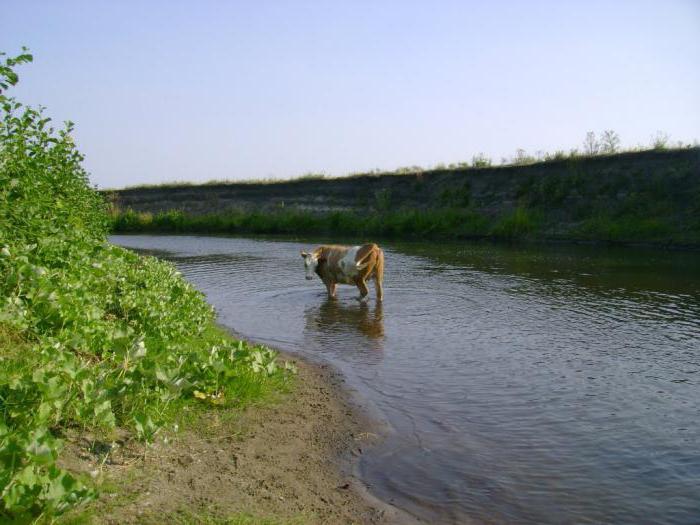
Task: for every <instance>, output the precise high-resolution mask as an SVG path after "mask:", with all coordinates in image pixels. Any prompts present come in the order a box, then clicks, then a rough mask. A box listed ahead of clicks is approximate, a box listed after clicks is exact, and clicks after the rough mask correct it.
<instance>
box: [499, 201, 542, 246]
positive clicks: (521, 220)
mask: <svg viewBox="0 0 700 525" xmlns="http://www.w3.org/2000/svg"><path fill="white" fill-rule="evenodd" d="M539 222H540V217H539V216H538V215H537V214H535V213H533V212H532V211H529V210H527V209H525V208H522V207H519V208H516V209H515V210H513V211H512V212H507V213H505V214H504V215H503V216H502V217H501V218H500V219H499V220H498V222H496V224H495V225H494V226H493V227H492V228H491V235H493V236H494V237H501V238H506V239H516V238H520V237H526V236H528V235H530V234H532V233H534V232H535V231H536V230H537V229H538V227H539Z"/></svg>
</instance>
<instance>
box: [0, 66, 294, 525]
mask: <svg viewBox="0 0 700 525" xmlns="http://www.w3.org/2000/svg"><path fill="white" fill-rule="evenodd" d="M29 61H31V55H28V54H27V53H25V54H23V55H20V56H19V57H16V58H13V59H5V60H4V63H3V65H2V67H0V86H2V87H3V89H4V88H5V87H7V86H10V85H13V84H15V83H16V81H17V75H16V74H15V73H14V67H15V66H16V65H17V64H20V63H24V62H29ZM0 108H1V110H2V115H1V119H0V224H2V228H0V334H6V335H5V336H4V337H2V338H0V360H1V365H2V366H0V521H8V520H15V521H17V520H18V521H26V520H30V519H34V518H37V517H40V516H53V515H55V514H58V513H61V512H63V511H64V510H66V509H68V508H69V507H71V506H74V505H77V504H80V503H84V502H86V501H89V500H90V499H91V498H93V497H94V496H95V491H94V490H93V489H92V488H91V487H90V484H89V483H88V482H86V481H85V480H81V479H79V478H78V477H76V476H73V475H72V474H71V473H69V472H67V471H64V470H62V469H60V468H59V467H58V466H57V464H56V460H57V458H58V457H59V455H60V453H61V448H62V442H61V440H60V439H59V438H58V435H59V432H60V431H61V429H62V428H65V427H67V426H77V427H82V428H89V429H91V430H92V432H93V433H104V434H105V435H109V433H110V432H112V431H113V429H114V428H115V427H117V426H119V427H125V428H130V429H132V431H133V433H134V434H135V435H136V436H137V437H139V438H141V439H144V440H149V439H152V438H153V436H155V435H156V434H157V432H158V431H159V429H160V428H161V426H162V425H164V424H165V423H166V422H167V421H168V419H169V418H170V417H171V416H172V413H173V411H174V410H175V408H176V407H177V406H178V404H181V403H187V402H190V403H201V402H205V403H207V404H208V405H209V406H212V407H222V406H223V407H238V406H241V405H242V404H244V403H245V402H247V401H250V400H252V399H256V398H258V397H260V396H261V395H262V394H263V393H264V392H265V390H266V389H269V388H273V387H274V385H276V384H279V381H281V380H283V379H284V377H285V375H286V373H287V372H286V370H285V369H284V368H282V367H279V366H278V364H277V362H276V360H275V353H274V352H272V351H271V350H269V349H267V348H265V347H260V346H251V345H248V344H246V343H243V342H239V341H234V340H232V339H231V338H229V337H227V336H225V335H224V334H223V333H222V332H221V330H219V329H217V328H216V327H215V326H214V312H213V310H212V308H211V307H210V306H209V305H208V304H207V303H206V302H205V301H204V298H203V296H202V294H201V293H199V292H197V291H196V290H194V289H193V288H192V287H191V286H190V285H189V284H188V283H187V282H185V281H184V280H183V279H182V278H181V276H180V274H179V273H178V272H177V270H176V269H175V268H174V267H173V266H171V265H170V264H166V263H164V262H161V261H158V260H157V259H154V258H149V257H140V256H138V255H136V254H135V253H133V252H130V251H128V250H124V249H122V248H118V247H115V246H112V245H110V244H108V243H107V242H106V232H107V226H108V217H107V213H106V207H105V203H104V202H103V200H102V198H101V197H100V196H99V195H98V194H97V193H96V192H95V191H94V190H93V189H91V188H90V186H89V181H88V176H87V173H86V172H85V171H84V169H83V168H82V165H81V162H82V160H83V157H82V155H81V154H80V153H79V152H78V151H77V150H76V148H75V145H74V143H73V139H72V137H71V131H72V129H73V126H72V124H71V123H67V124H66V126H65V127H64V128H63V129H60V130H58V131H56V130H54V129H53V128H52V127H51V126H50V119H49V118H47V117H45V116H44V115H43V112H42V111H41V110H35V109H32V108H28V107H25V106H23V105H22V104H20V103H19V102H17V101H16V100H14V99H12V98H8V97H7V96H6V95H4V94H0ZM172 219H173V220H177V217H172ZM7 334H9V335H7ZM20 342H21V343H20ZM19 344H21V345H22V350H21V351H17V350H16V346H17V345H19ZM202 396H203V397H202Z"/></svg>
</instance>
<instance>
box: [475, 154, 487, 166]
mask: <svg viewBox="0 0 700 525" xmlns="http://www.w3.org/2000/svg"><path fill="white" fill-rule="evenodd" d="M489 166H491V159H490V158H489V157H487V156H486V155H484V154H483V153H479V154H477V155H474V156H473V157H472V167H473V168H488V167H489Z"/></svg>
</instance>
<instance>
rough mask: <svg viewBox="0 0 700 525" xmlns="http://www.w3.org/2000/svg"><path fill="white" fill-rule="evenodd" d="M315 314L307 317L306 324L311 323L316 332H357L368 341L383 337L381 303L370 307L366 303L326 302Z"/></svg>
mask: <svg viewBox="0 0 700 525" xmlns="http://www.w3.org/2000/svg"><path fill="white" fill-rule="evenodd" d="M316 314H317V315H313V314H312V315H311V316H310V317H307V323H309V322H313V324H314V325H315V328H316V330H319V331H320V332H321V333H329V332H335V333H338V332H346V333H347V332H356V331H359V332H360V333H362V334H364V335H365V336H366V337H367V338H368V339H381V338H383V337H384V311H383V308H382V303H381V302H378V303H375V304H374V306H373V307H371V306H370V305H368V304H366V303H361V304H359V305H355V304H353V305H347V304H342V303H340V302H339V301H332V300H326V301H324V302H323V303H322V304H321V305H320V306H319V308H318V311H317V312H316ZM311 317H313V320H312V318H311Z"/></svg>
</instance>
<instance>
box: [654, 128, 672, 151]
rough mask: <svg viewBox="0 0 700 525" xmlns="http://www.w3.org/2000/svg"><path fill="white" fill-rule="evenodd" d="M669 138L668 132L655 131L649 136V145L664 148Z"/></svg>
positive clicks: (658, 148) (659, 148)
mask: <svg viewBox="0 0 700 525" xmlns="http://www.w3.org/2000/svg"><path fill="white" fill-rule="evenodd" d="M670 140H671V137H670V136H669V135H668V133H665V132H663V131H657V132H656V134H655V135H653V136H652V137H651V147H652V148H654V149H657V150H662V149H666V148H667V147H668V142H669V141H670Z"/></svg>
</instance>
